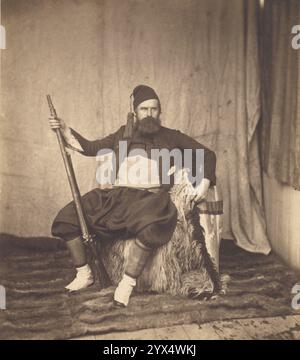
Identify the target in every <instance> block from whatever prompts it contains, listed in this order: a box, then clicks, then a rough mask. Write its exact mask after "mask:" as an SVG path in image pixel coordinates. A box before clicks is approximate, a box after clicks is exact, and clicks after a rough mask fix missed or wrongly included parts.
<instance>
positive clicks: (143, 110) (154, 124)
mask: <svg viewBox="0 0 300 360" xmlns="http://www.w3.org/2000/svg"><path fill="white" fill-rule="evenodd" d="M135 114H136V117H137V124H138V128H139V131H140V132H141V133H143V134H145V135H151V134H156V133H158V131H159V130H160V119H159V115H160V107H159V103H158V100H157V99H150V100H146V101H143V102H142V103H140V104H139V105H138V106H137V108H136V109H135Z"/></svg>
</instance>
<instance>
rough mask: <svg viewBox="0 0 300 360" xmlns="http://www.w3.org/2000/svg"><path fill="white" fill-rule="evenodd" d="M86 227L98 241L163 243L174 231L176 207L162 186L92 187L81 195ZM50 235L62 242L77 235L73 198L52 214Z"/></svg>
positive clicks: (153, 245) (158, 244) (147, 244)
mask: <svg viewBox="0 0 300 360" xmlns="http://www.w3.org/2000/svg"><path fill="white" fill-rule="evenodd" d="M82 205H83V208H84V210H85V214H86V221H87V224H88V227H89V230H90V231H91V232H92V233H94V234H96V235H97V236H98V237H99V239H100V241H101V240H103V241H109V240H112V239H116V238H120V239H124V240H125V239H128V238H130V237H137V238H138V239H139V240H140V241H141V243H143V244H144V245H145V246H148V247H151V248H156V247H159V246H161V245H163V244H165V243H167V242H168V241H169V240H170V239H171V237H172V235H173V232H174V230H175V227H176V223H177V209H176V207H175V205H174V203H173V202H172V200H171V198H170V194H169V193H168V191H166V190H165V189H163V188H162V189H160V190H159V191H158V192H156V193H153V192H150V191H147V190H142V189H135V188H128V187H116V188H112V189H93V190H91V191H89V192H88V193H86V194H85V195H83V196H82ZM51 232H52V235H53V236H56V237H60V238H62V239H64V240H66V241H68V240H72V239H74V238H76V237H78V236H80V235H81V231H80V227H79V222H78V218H77V214H76V208H75V204H74V201H72V202H70V203H69V204H67V205H66V206H65V207H64V208H62V209H61V210H60V211H59V213H58V214H57V216H56V217H55V219H54V221H53V224H52V229H51Z"/></svg>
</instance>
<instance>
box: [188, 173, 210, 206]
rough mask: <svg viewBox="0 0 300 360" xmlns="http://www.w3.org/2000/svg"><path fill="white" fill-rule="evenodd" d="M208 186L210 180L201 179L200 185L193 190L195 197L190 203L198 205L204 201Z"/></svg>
mask: <svg viewBox="0 0 300 360" xmlns="http://www.w3.org/2000/svg"><path fill="white" fill-rule="evenodd" d="M209 186H210V180H208V179H202V181H201V183H200V184H199V185H198V186H197V187H196V188H195V195H194V196H193V198H192V201H193V202H195V203H196V204H198V203H199V202H201V201H202V200H204V199H205V197H206V195H207V193H208V189H209Z"/></svg>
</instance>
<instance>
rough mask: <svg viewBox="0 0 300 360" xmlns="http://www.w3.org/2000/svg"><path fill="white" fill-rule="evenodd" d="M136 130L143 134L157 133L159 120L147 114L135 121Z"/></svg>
mask: <svg viewBox="0 0 300 360" xmlns="http://www.w3.org/2000/svg"><path fill="white" fill-rule="evenodd" d="M137 125H138V130H139V132H140V133H141V134H143V135H153V134H157V133H158V132H159V130H160V128H161V122H160V119H159V118H157V119H156V118H154V117H152V116H147V117H145V118H144V119H142V120H138V121H137Z"/></svg>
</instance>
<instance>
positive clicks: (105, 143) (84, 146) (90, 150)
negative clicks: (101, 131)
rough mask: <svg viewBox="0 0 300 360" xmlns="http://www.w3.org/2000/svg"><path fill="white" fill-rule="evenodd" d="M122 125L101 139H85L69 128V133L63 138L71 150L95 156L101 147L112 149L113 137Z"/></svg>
mask: <svg viewBox="0 0 300 360" xmlns="http://www.w3.org/2000/svg"><path fill="white" fill-rule="evenodd" d="M121 129H122V127H121V128H120V129H119V130H117V131H116V132H115V133H112V134H110V135H108V136H106V137H104V138H103V139H97V140H92V141H91V140H87V139H85V138H84V137H83V136H81V135H80V134H79V133H78V132H77V131H75V130H74V129H72V128H70V133H69V135H68V137H67V138H66V136H65V140H66V142H67V145H68V147H70V148H71V149H73V150H76V151H78V152H80V153H81V154H83V155H86V156H96V155H97V153H98V151H99V150H101V149H113V147H114V144H115V137H116V136H117V134H118V133H119V132H120V131H121Z"/></svg>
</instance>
